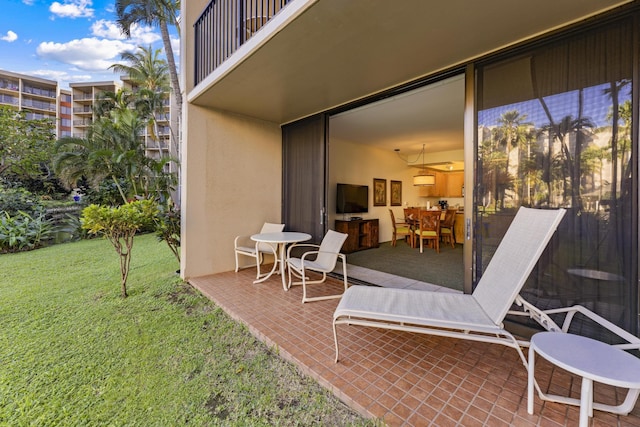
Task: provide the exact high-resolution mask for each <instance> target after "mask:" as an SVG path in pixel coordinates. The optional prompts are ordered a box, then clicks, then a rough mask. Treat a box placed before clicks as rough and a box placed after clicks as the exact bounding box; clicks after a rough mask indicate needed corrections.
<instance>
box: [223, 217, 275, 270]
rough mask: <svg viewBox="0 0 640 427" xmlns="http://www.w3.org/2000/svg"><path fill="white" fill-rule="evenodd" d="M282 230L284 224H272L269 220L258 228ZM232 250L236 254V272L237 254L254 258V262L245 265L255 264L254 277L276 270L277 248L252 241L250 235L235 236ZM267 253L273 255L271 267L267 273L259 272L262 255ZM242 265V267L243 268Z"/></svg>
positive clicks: (267, 231)
mask: <svg viewBox="0 0 640 427" xmlns="http://www.w3.org/2000/svg"><path fill="white" fill-rule="evenodd" d="M282 230H284V224H274V223H271V222H265V223H264V225H263V226H262V229H261V230H260V233H261V234H262V233H277V232H279V231H282ZM233 250H234V251H235V255H236V273H237V272H238V269H239V268H240V267H239V263H238V255H244V256H248V257H250V258H253V259H254V260H255V262H256V263H255V264H250V265H247V266H245V267H253V266H254V265H255V266H256V269H257V272H256V279H260V278H261V277H264V276H270V275H271V274H273V272H274V271H276V267H277V266H278V262H279V260H278V253H277V248H275V247H273V246H272V245H270V244H268V243H260V242H254V241H253V240H251V236H236V238H235V239H234V241H233ZM265 254H269V255H273V267H272V268H271V271H270V272H269V273H265V274H262V273H260V265H261V264H262V262H263V260H264V255H265ZM245 267H243V268H245Z"/></svg>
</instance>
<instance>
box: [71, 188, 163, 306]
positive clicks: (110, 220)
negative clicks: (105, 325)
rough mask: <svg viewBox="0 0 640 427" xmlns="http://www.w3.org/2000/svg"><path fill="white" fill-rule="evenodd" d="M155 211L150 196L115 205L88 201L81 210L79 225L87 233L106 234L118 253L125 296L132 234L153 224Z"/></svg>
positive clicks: (124, 295)
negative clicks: (89, 202) (148, 198)
mask: <svg viewBox="0 0 640 427" xmlns="http://www.w3.org/2000/svg"><path fill="white" fill-rule="evenodd" d="M157 212H158V205H157V204H156V203H155V202H154V201H152V200H136V201H134V202H130V203H127V204H124V205H122V206H117V207H108V206H98V205H90V206H87V207H86V208H84V209H83V210H82V218H81V222H82V228H84V229H85V230H87V231H88V232H89V233H92V234H98V235H103V236H105V237H106V238H107V239H109V241H110V242H111V244H112V245H113V247H114V248H115V250H116V252H117V253H118V255H119V256H120V278H121V282H120V285H121V294H122V297H123V298H126V297H127V277H128V275H129V265H130V263H131V249H132V248H133V237H134V236H135V235H136V232H138V231H139V230H141V229H144V228H146V227H150V226H151V225H152V224H153V221H154V217H155V216H156V214H157Z"/></svg>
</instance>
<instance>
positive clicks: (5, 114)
mask: <svg viewBox="0 0 640 427" xmlns="http://www.w3.org/2000/svg"><path fill="white" fill-rule="evenodd" d="M0 141H1V143H0V176H1V175H13V176H15V177H18V178H24V179H30V178H41V177H42V176H43V175H46V171H47V163H48V162H49V159H50V158H51V154H52V152H53V146H54V141H55V133H54V122H53V121H51V120H48V119H38V120H30V119H27V115H26V112H25V111H16V110H15V109H13V108H11V107H8V106H0Z"/></svg>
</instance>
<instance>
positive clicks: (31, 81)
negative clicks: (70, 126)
mask: <svg viewBox="0 0 640 427" xmlns="http://www.w3.org/2000/svg"><path fill="white" fill-rule="evenodd" d="M58 95H59V92H58V82H56V81H53V80H47V79H42V78H40V77H33V76H27V75H24V74H18V73H12V72H9V71H3V70H0V105H8V106H11V107H15V108H17V109H18V110H21V111H22V110H24V111H27V118H29V119H50V120H52V121H56V136H58V137H60V136H62V133H61V132H62V131H61V128H60V122H59V121H58V120H57V119H58V118H59V117H61V116H60V111H59V96H58ZM65 118H66V117H65Z"/></svg>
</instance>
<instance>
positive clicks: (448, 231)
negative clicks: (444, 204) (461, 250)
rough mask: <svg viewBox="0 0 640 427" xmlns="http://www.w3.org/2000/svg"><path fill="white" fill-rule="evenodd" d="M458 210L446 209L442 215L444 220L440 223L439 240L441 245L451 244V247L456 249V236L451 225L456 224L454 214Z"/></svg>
mask: <svg viewBox="0 0 640 427" xmlns="http://www.w3.org/2000/svg"><path fill="white" fill-rule="evenodd" d="M457 212H458V208H447V210H446V212H445V214H444V220H443V221H442V222H441V223H440V238H441V239H442V242H443V243H446V242H449V243H451V247H452V248H455V247H456V236H455V233H454V232H453V225H454V224H455V222H456V213H457Z"/></svg>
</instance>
